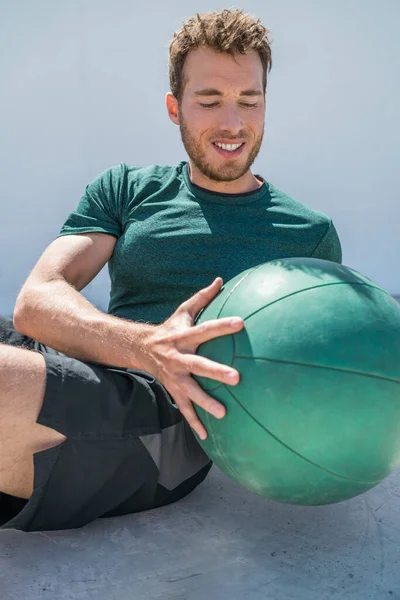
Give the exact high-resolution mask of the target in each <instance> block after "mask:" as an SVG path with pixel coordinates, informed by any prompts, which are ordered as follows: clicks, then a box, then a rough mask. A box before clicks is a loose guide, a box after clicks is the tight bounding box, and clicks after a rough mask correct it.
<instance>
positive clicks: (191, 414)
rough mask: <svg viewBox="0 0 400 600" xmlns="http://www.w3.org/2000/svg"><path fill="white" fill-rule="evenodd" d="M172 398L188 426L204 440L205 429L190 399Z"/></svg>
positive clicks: (205, 435)
mask: <svg viewBox="0 0 400 600" xmlns="http://www.w3.org/2000/svg"><path fill="white" fill-rule="evenodd" d="M174 400H175V403H176V405H177V406H178V408H179V410H180V411H181V413H182V415H183V416H184V417H185V419H186V421H187V422H188V423H189V425H190V427H191V428H192V429H193V430H194V431H195V432H196V433H197V435H198V436H199V438H200V439H201V440H205V439H206V437H207V430H206V428H205V427H204V425H203V423H202V422H201V421H200V419H199V417H198V416H197V414H196V411H195V410H194V408H193V404H192V403H191V401H190V400H189V399H185V400H176V399H175V398H174Z"/></svg>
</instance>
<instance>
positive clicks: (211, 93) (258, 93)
mask: <svg viewBox="0 0 400 600" xmlns="http://www.w3.org/2000/svg"><path fill="white" fill-rule="evenodd" d="M239 95H240V96H262V95H263V93H262V91H261V90H243V91H242V92H240V94H239ZM194 96H223V93H222V92H221V91H220V90H217V89H214V88H205V89H203V90H197V91H196V92H194Z"/></svg>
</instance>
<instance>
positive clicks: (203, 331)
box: [181, 317, 244, 348]
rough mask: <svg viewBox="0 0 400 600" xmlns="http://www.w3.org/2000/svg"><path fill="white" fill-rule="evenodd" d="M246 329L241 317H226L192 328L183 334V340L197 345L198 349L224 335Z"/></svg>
mask: <svg viewBox="0 0 400 600" xmlns="http://www.w3.org/2000/svg"><path fill="white" fill-rule="evenodd" d="M243 327H244V321H243V319H242V318H241V317H225V318H223V319H211V320H210V321H205V322H204V323H201V324H200V325H196V326H195V327H191V328H190V329H187V330H186V331H184V332H183V333H182V337H181V339H182V340H185V341H189V340H190V342H191V343H192V344H195V346H196V348H197V346H199V345H200V344H204V342H208V341H209V340H212V339H214V338H216V337H220V336H222V335H232V334H233V333H237V332H238V331H240V330H241V329H243Z"/></svg>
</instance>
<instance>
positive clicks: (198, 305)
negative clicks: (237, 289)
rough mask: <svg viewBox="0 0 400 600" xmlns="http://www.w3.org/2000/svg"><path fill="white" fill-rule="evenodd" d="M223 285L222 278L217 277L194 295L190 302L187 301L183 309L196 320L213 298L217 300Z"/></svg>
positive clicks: (182, 306) (182, 305)
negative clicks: (216, 297)
mask: <svg viewBox="0 0 400 600" xmlns="http://www.w3.org/2000/svg"><path fill="white" fill-rule="evenodd" d="M222 285H223V281H222V278H221V277H217V278H216V279H214V281H213V282H212V283H211V284H210V285H209V286H207V287H206V288H203V289H201V290H199V291H198V292H196V294H194V296H192V297H191V298H189V300H186V302H184V303H183V304H181V308H182V309H183V310H185V311H187V312H188V313H189V315H190V316H191V318H192V319H193V320H194V318H195V317H196V315H197V313H198V312H200V310H201V309H202V308H204V307H206V306H207V304H209V303H210V302H211V300H212V299H213V298H215V296H216V295H217V293H218V292H219V291H220V289H221V287H222Z"/></svg>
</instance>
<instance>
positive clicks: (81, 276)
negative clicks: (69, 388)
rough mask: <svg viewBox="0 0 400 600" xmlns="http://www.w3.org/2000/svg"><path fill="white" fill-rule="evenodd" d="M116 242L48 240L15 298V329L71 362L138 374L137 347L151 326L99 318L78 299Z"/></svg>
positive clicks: (90, 236)
mask: <svg viewBox="0 0 400 600" xmlns="http://www.w3.org/2000/svg"><path fill="white" fill-rule="evenodd" d="M116 241H117V240H116V238H115V237H114V236H111V235H107V234H104V233H87V234H80V235H68V236H63V237H59V238H57V239H56V240H54V242H52V243H51V244H50V245H49V246H48V248H47V249H46V250H45V251H44V253H43V255H42V256H41V257H40V259H39V261H38V262H37V264H36V265H35V267H34V269H33V270H32V272H31V273H30V275H29V277H28V279H27V280H26V282H25V284H24V286H23V287H22V290H21V292H20V294H19V296H18V298H17V301H16V305H15V310H14V326H15V328H16V329H17V330H18V331H19V332H20V333H22V334H24V335H28V336H30V337H32V338H33V339H35V340H37V341H39V342H41V343H43V344H45V345H47V346H49V347H51V348H54V349H55V350H58V351H59V352H62V353H63V354H67V355H68V356H71V357H73V358H79V359H81V360H86V361H91V362H98V363H102V364H106V365H112V366H118V367H128V368H134V369H142V368H143V366H142V354H143V351H144V350H143V344H142V343H141V342H142V340H143V339H144V337H146V336H147V335H148V334H149V332H150V331H152V330H153V328H154V326H152V325H147V324H142V323H133V322H131V321H127V320H123V319H119V318H117V317H113V316H111V315H108V314H105V313H104V312H102V311H100V310H98V309H97V308H96V307H95V306H93V305H92V304H91V303H90V302H89V301H88V300H87V299H86V298H85V297H84V296H83V295H82V294H81V293H80V291H81V290H82V289H83V288H84V287H85V286H86V285H87V284H88V283H90V281H91V280H92V279H93V278H94V277H95V276H96V275H97V273H99V271H100V270H101V269H102V268H103V266H104V265H105V264H106V263H107V262H108V260H109V259H110V257H111V255H112V253H113V251H114V247H115V244H116Z"/></svg>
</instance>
